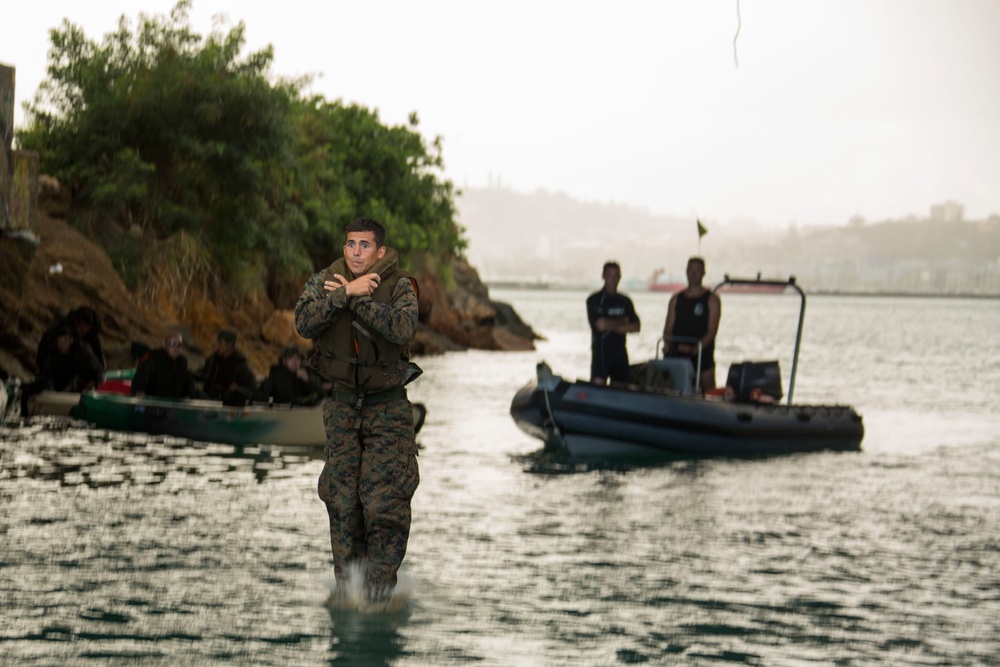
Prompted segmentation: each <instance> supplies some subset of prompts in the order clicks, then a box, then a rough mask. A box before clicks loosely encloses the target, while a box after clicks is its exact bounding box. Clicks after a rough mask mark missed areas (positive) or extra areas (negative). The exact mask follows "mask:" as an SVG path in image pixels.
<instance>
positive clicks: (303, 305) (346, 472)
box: [295, 218, 421, 603]
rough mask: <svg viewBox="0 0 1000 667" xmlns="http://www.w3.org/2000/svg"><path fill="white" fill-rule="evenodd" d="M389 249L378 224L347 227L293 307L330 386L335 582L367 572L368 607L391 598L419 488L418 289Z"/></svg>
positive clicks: (327, 470) (326, 414)
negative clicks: (413, 397) (351, 570)
mask: <svg viewBox="0 0 1000 667" xmlns="http://www.w3.org/2000/svg"><path fill="white" fill-rule="evenodd" d="M397 260H398V254H397V252H396V250H394V249H392V248H388V247H386V246H385V228H384V227H383V226H382V225H381V224H380V223H378V222H377V221H375V220H372V219H371V218H359V219H357V220H355V221H353V222H351V223H350V224H349V225H348V226H347V230H346V233H345V242H344V257H343V258H342V259H338V260H337V261H336V262H334V263H333V264H332V265H331V266H330V267H328V268H327V269H325V270H323V271H321V272H319V273H317V274H314V275H313V276H312V277H311V278H310V279H309V281H308V282H307V283H306V286H305V288H304V289H303V291H302V295H301V296H300V297H299V301H298V303H297V304H296V305H295V326H296V329H297V330H298V332H299V334H301V335H302V336H303V337H305V338H311V339H313V340H314V341H315V344H316V348H315V351H314V353H313V355H312V358H311V362H312V365H313V367H314V368H315V369H316V371H317V372H318V373H319V375H320V377H322V378H323V379H324V380H327V381H329V382H331V383H332V386H333V388H332V390H331V396H330V399H329V400H327V401H326V403H324V405H323V421H324V424H325V425H326V449H325V457H326V464H325V465H324V466H323V472H322V473H320V477H319V497H320V498H321V499H322V500H323V502H325V503H326V509H327V514H328V515H329V519H330V545H331V548H332V551H333V565H334V574H335V575H336V577H337V582H338V584H340V585H343V583H344V582H345V580H346V577H347V576H348V565H350V564H352V563H360V564H361V565H363V567H364V572H365V582H364V590H365V595H366V597H367V599H368V600H369V601H370V602H375V603H381V602H382V601H385V600H387V599H388V598H389V596H390V595H391V594H392V590H393V587H394V586H395V585H396V580H397V572H398V570H399V566H400V564H401V563H402V561H403V557H404V556H405V554H406V545H407V542H408V540H409V534H410V500H411V499H412V497H413V494H414V492H415V491H416V489H417V485H418V484H419V482H420V475H419V471H418V469H417V445H416V440H415V436H414V428H413V408H412V406H411V404H410V401H409V400H408V399H407V396H406V389H405V385H406V384H407V383H408V382H410V381H412V380H413V379H415V378H416V377H417V376H418V375H419V374H420V372H421V371H420V369H419V368H418V367H417V366H416V365H415V364H413V363H411V362H410V361H409V349H408V348H409V344H410V341H411V340H412V339H413V335H414V333H415V332H416V329H417V314H418V312H417V291H416V289H417V283H416V280H415V279H414V278H413V277H412V276H411V275H410V274H409V273H407V272H406V271H403V270H401V269H400V268H399V266H398V263H397Z"/></svg>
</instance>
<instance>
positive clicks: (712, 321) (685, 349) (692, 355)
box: [663, 257, 722, 392]
mask: <svg viewBox="0 0 1000 667" xmlns="http://www.w3.org/2000/svg"><path fill="white" fill-rule="evenodd" d="M704 278H705V260H704V259H702V258H701V257H692V258H691V259H689V260H688V264H687V279H688V286H687V287H686V288H685V289H684V290H682V291H680V292H677V293H676V294H674V295H673V296H672V297H670V305H669V306H667V321H666V322H665V323H664V324H663V339H664V341H665V343H664V345H665V347H666V349H665V350H664V353H665V354H666V355H667V356H671V357H688V358H689V359H691V363H693V364H695V367H697V361H698V343H697V342H695V340H694V339H697V340H700V341H701V377H700V378H699V381H700V384H701V390H702V391H703V392H704V391H707V390H709V389H715V334H716V333H717V332H718V330H719V318H720V317H721V316H722V302H721V301H720V300H719V297H718V295H716V294H713V293H712V292H710V291H709V290H707V289H705V288H704V287H702V285H701V281H702V280H703V279H704ZM672 337H676V338H679V339H682V340H672Z"/></svg>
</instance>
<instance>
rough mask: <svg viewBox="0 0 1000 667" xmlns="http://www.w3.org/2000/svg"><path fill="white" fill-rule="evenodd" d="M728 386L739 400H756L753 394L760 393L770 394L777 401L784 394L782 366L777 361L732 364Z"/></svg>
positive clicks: (727, 379) (727, 381) (727, 380)
mask: <svg viewBox="0 0 1000 667" xmlns="http://www.w3.org/2000/svg"><path fill="white" fill-rule="evenodd" d="M726 386H727V387H730V388H731V389H732V390H733V393H734V394H735V395H736V400H737V401H750V400H754V398H753V397H751V394H753V395H754V396H756V395H757V394H758V393H759V394H762V395H764V396H770V397H771V398H773V399H774V400H775V402H777V401H780V400H781V397H782V396H783V395H784V393H783V392H782V390H781V368H779V366H778V362H777V361H744V362H742V363H738V364H731V365H730V366H729V376H728V377H727V378H726Z"/></svg>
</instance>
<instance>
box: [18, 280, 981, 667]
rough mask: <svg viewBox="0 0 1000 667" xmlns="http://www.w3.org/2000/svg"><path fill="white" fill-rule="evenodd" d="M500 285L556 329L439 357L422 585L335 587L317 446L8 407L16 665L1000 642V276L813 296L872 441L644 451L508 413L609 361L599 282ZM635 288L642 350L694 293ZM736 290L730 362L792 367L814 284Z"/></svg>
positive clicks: (491, 657) (419, 390)
mask: <svg viewBox="0 0 1000 667" xmlns="http://www.w3.org/2000/svg"><path fill="white" fill-rule="evenodd" d="M493 296H494V298H496V299H498V300H504V301H509V302H511V303H512V304H513V305H514V306H515V308H516V309H517V310H518V312H519V313H520V314H521V315H522V316H523V317H524V318H525V319H526V320H527V321H529V322H530V323H531V324H532V325H533V326H534V327H535V328H536V330H538V331H539V332H541V333H543V334H544V335H545V336H546V338H547V340H546V341H544V342H542V343H540V344H539V346H538V350H537V351H536V352H530V353H487V352H467V353H459V354H449V355H445V356H441V357H434V358H424V359H421V360H419V361H420V364H421V365H422V366H423V367H424V369H425V375H424V376H423V377H422V378H421V379H420V380H419V381H418V382H417V383H416V384H415V385H414V387H413V390H412V392H411V395H412V396H413V398H414V399H415V400H419V401H422V402H424V403H425V404H426V405H427V407H428V417H427V422H426V424H425V425H424V428H423V430H422V431H421V433H420V436H419V437H418V441H419V444H420V445H421V456H420V464H421V477H422V481H421V486H420V488H419V489H418V491H417V495H416V497H415V499H414V521H413V532H412V538H411V541H410V550H409V553H408V555H407V558H406V561H405V563H404V566H403V570H402V583H401V588H402V589H403V590H404V592H405V594H406V600H407V601H406V604H405V606H404V607H403V608H402V609H401V610H399V611H394V612H389V613H360V612H358V611H350V610H337V609H331V608H328V607H327V606H326V604H325V601H326V598H327V595H328V593H329V586H330V585H331V583H332V570H331V567H330V563H329V544H328V533H327V529H326V526H325V523H326V514H325V511H324V509H323V506H322V503H321V502H320V501H319V500H318V499H317V497H316V494H315V487H316V478H317V476H318V474H319V471H320V468H321V465H322V464H321V461H320V460H319V459H318V458H316V457H315V454H313V453H311V452H308V451H292V450H287V449H286V450H278V449H273V448H267V447H259V448H244V449H239V448H233V447H228V446H221V445H211V444H204V443H193V442H189V441H185V440H176V439H168V438H152V437H148V436H141V435H124V434H116V433H108V432H103V431H97V430H92V429H88V428H86V427H85V426H84V425H83V424H79V423H68V422H66V421H60V420H55V419H39V420H36V421H32V422H31V423H29V424H20V423H19V422H8V423H7V424H5V425H4V426H2V427H0V504H2V506H3V512H2V515H0V609H2V618H3V622H2V623H0V664H4V665H6V664H10V665H32V664H37V665H137V664H138V665H156V664H162V665H180V664H199V665H201V664H241V665H244V664H246V665H282V666H288V665H315V664H325V663H334V664H351V665H453V664H464V663H471V664H479V665H568V664H573V665H615V664H631V663H650V664H692V665H696V664H705V665H715V664H727V663H735V664H759V665H810V664H814V665H831V664H839V665H890V664H891V665H901V664H906V665H998V664H1000V659H998V657H997V656H998V655H1000V638H998V637H1000V419H998V418H997V417H996V416H994V415H993V414H992V413H993V412H994V409H995V403H996V400H997V397H998V391H997V387H998V386H1000V337H998V336H997V335H996V332H997V331H1000V306H998V302H996V301H982V300H946V299H892V298H861V299H859V298H847V297H818V296H817V297H810V299H809V303H808V310H807V315H806V328H805V337H804V341H803V350H802V357H801V359H800V362H799V376H798V379H797V382H796V386H795V397H796V400H797V401H804V402H825V403H831V402H833V403H850V404H852V405H854V406H855V407H856V408H857V409H858V410H859V411H860V412H861V413H862V414H863V416H864V419H865V425H866V429H867V433H866V436H865V440H864V443H863V451H862V452H860V453H836V454H835V453H823V454H813V455H798V456H786V457H778V458H771V459H760V460H727V459H714V460H701V461H698V460H689V461H670V460H662V461H656V460H654V461H648V462H644V463H642V464H638V463H635V462H628V461H610V462H585V461H584V462H572V461H571V462H565V461H552V460H547V459H545V458H543V457H541V456H539V454H538V452H539V450H540V447H541V443H539V442H537V441H535V440H532V439H531V438H529V437H528V436H526V435H524V434H522V433H521V432H520V431H519V430H518V429H517V428H516V427H515V426H514V424H513V422H512V421H511V419H510V417H509V415H508V412H507V411H508V408H509V404H510V399H511V397H512V396H513V393H514V391H515V390H516V389H517V388H518V387H519V386H521V385H522V384H524V383H525V382H527V381H528V380H529V379H530V378H531V377H532V374H533V372H534V366H535V363H536V362H537V361H538V360H540V359H545V360H546V361H548V362H549V363H550V364H551V365H552V367H553V369H554V370H555V371H556V372H558V373H561V374H563V375H566V376H568V377H582V376H584V375H586V374H587V372H588V368H589V352H588V344H589V334H588V332H587V329H586V319H585V313H584V307H583V300H584V298H585V296H586V295H585V294H584V293H582V292H551V291H536V292H533V291H494V292H493ZM633 296H634V298H635V300H636V305H637V308H638V310H639V313H640V316H641V317H642V318H643V326H644V329H643V331H642V332H641V333H639V334H637V335H631V336H630V337H629V348H630V352H631V354H632V357H633V360H636V359H639V358H641V357H643V356H649V355H651V354H652V353H653V351H654V350H655V341H656V338H657V336H658V333H659V331H660V330H661V329H662V324H663V315H664V313H665V309H666V299H667V297H666V295H657V294H637V295H633ZM723 299H724V300H723V317H722V328H721V331H720V341H719V344H718V349H717V351H716V356H717V361H718V362H719V373H720V375H722V374H723V373H724V372H725V369H726V368H727V367H728V364H729V363H730V362H731V361H741V360H744V359H768V358H777V359H779V360H780V362H781V368H782V371H783V374H784V376H785V377H784V380H785V385H786V391H787V383H788V374H789V372H790V369H791V346H792V343H793V342H794V333H795V332H794V329H795V317H796V312H797V311H796V307H797V300H796V299H795V298H793V297H790V296H789V297H783V298H781V297H779V298H774V297H764V296H752V295H732V296H727V297H724V298H723ZM776 335H777V337H776ZM721 379H722V378H721V377H720V380H721Z"/></svg>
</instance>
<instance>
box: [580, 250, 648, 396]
mask: <svg viewBox="0 0 1000 667" xmlns="http://www.w3.org/2000/svg"><path fill="white" fill-rule="evenodd" d="M601 275H602V277H603V278H604V287H603V288H602V289H600V290H598V291H597V292H594V293H593V294H591V295H590V296H588V297H587V321H588V322H589V323H590V331H591V342H590V353H591V357H590V381H591V382H593V383H594V384H599V385H605V384H608V382H609V381H610V383H611V384H612V385H615V386H619V385H621V386H624V385H625V383H626V382H628V350H627V348H626V347H625V335H626V334H629V333H635V332H637V331H639V327H640V322H639V316H638V315H637V314H636V312H635V306H634V305H633V304H632V300H631V299H630V298H628V296H626V295H625V294H622V293H620V292H619V291H618V283H619V282H621V278H622V270H621V267H619V266H618V263H617V262H607V263H606V264H605V265H604V269H603V271H602V272H601Z"/></svg>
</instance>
